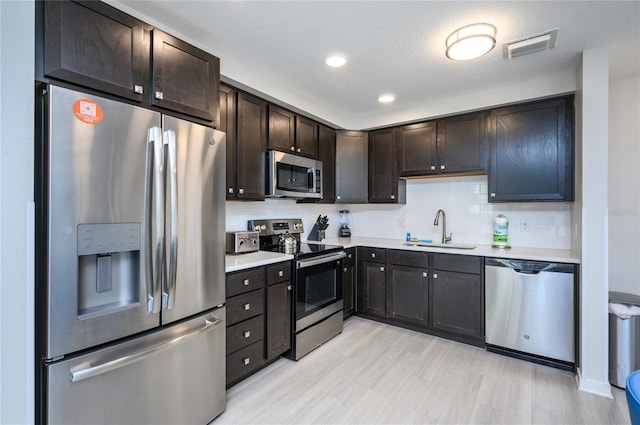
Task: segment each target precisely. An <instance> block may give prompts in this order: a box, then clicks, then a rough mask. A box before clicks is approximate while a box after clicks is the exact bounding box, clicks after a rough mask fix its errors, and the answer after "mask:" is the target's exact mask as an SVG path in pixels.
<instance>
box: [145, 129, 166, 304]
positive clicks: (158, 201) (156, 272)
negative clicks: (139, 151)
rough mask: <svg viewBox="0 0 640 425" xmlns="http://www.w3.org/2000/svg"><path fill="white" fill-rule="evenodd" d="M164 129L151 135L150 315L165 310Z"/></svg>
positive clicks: (148, 198) (148, 218) (148, 200)
mask: <svg viewBox="0 0 640 425" xmlns="http://www.w3.org/2000/svg"><path fill="white" fill-rule="evenodd" d="M162 147H163V141H162V129H160V127H152V128H150V129H149V130H148V132H147V175H146V180H147V185H148V186H147V190H146V191H145V192H146V197H145V211H146V213H145V215H146V217H145V219H146V229H145V233H146V235H147V237H146V244H147V246H146V248H147V249H146V251H147V256H146V257H147V258H146V261H145V263H146V264H145V267H146V277H147V279H146V281H147V282H146V286H147V311H148V312H149V313H159V312H160V310H161V309H162V284H161V282H162V273H163V270H164V251H163V249H164V228H163V227H164V226H163V224H164V185H163V178H164V153H163V149H162Z"/></svg>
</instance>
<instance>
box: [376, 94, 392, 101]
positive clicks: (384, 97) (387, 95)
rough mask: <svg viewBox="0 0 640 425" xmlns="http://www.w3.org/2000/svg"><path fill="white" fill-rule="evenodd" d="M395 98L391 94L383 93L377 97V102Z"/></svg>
mask: <svg viewBox="0 0 640 425" xmlns="http://www.w3.org/2000/svg"><path fill="white" fill-rule="evenodd" d="M394 100H395V97H394V96H393V95H392V94H383V95H380V96H379V97H378V102H380V103H391V102H393V101H394Z"/></svg>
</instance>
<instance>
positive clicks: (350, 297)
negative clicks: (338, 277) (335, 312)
mask: <svg viewBox="0 0 640 425" xmlns="http://www.w3.org/2000/svg"><path fill="white" fill-rule="evenodd" d="M346 252H347V257H346V258H345V260H344V262H343V264H342V291H343V297H342V298H343V300H342V301H343V304H344V308H343V317H344V318H345V319H346V318H347V317H349V316H351V315H352V314H353V313H354V312H355V310H356V297H355V295H356V288H355V285H356V268H355V261H354V260H355V250H354V249H353V248H351V249H348V250H347V251H346Z"/></svg>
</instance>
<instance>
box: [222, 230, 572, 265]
mask: <svg viewBox="0 0 640 425" xmlns="http://www.w3.org/2000/svg"><path fill="white" fill-rule="evenodd" d="M306 242H309V243H325V244H329V245H342V246H344V247H345V248H353V247H357V246H370V247H373V248H389V249H404V250H407V251H422V252H438V253H443V254H461V255H475V256H478V257H497V258H512V259H521V260H532V261H550V262H556V263H571V264H580V256H579V255H578V254H577V253H576V252H574V251H572V250H570V249H547V248H523V247H512V248H509V249H499V248H492V247H491V245H476V248H475V249H454V248H438V247H422V246H408V245H405V243H406V242H405V241H403V240H398V239H383V238H362V237H351V238H327V239H325V240H323V241H322V242H315V241H306ZM288 260H293V255H290V254H282V253H279V252H269V251H257V252H251V253H248V254H238V255H227V256H226V268H225V269H226V270H225V271H226V272H227V273H229V272H234V271H238V270H244V269H250V268H252V267H258V266H264V265H266V264H273V263H279V262H281V261H288Z"/></svg>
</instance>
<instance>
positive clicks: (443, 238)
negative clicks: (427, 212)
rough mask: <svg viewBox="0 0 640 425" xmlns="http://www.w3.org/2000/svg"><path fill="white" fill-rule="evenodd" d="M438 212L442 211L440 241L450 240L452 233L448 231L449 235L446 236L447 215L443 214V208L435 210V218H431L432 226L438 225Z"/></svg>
mask: <svg viewBox="0 0 640 425" xmlns="http://www.w3.org/2000/svg"><path fill="white" fill-rule="evenodd" d="M440 213H442V243H447V242H451V237H452V236H453V233H450V234H449V236H447V216H446V215H445V214H444V210H438V211H436V219H435V220H433V225H434V226H437V225H438V219H439V218H440Z"/></svg>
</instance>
